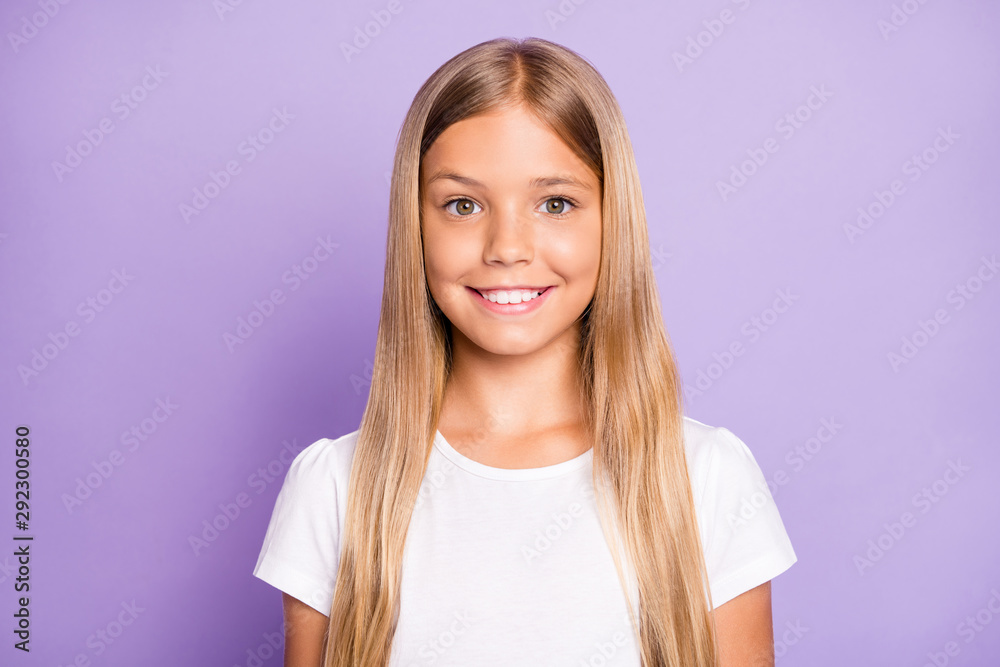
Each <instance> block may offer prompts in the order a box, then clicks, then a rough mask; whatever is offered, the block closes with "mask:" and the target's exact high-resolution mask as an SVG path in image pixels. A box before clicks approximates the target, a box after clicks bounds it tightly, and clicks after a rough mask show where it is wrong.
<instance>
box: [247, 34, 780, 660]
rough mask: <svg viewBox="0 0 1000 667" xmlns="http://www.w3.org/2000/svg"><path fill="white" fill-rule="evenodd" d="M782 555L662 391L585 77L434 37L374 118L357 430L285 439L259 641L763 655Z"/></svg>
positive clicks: (323, 653) (707, 432)
mask: <svg viewBox="0 0 1000 667" xmlns="http://www.w3.org/2000/svg"><path fill="white" fill-rule="evenodd" d="M747 508H750V511H748V510H747ZM795 561H796V556H795V553H794V551H793V549H792V545H791V543H790V541H789V539H788V536H787V534H786V533H785V530H784V526H783V524H782V522H781V518H780V516H779V514H778V511H777V509H776V507H775V505H774V503H773V500H772V498H771V496H770V494H769V492H768V489H767V485H766V483H765V482H764V478H763V475H762V473H761V470H760V468H759V467H758V465H757V463H756V461H755V459H754V458H753V455H752V454H751V453H750V451H749V450H748V449H747V447H746V445H745V444H743V442H742V441H740V440H739V439H738V438H736V436H734V435H733V434H732V433H731V432H729V431H728V430H726V429H724V428H713V427H710V426H707V425H705V424H702V423H700V422H697V421H695V420H693V419H690V418H688V417H686V416H683V415H682V409H681V382H680V380H679V378H678V373H677V368H676V365H675V362H674V359H673V354H672V352H671V348H670V345H669V342H668V338H667V336H666V333H665V331H664V326H663V320H662V315H661V311H660V302H659V297H658V294H657V289H656V283H655V280H654V277H653V271H652V269H651V266H650V252H649V244H648V237H647V230H646V220H645V212H644V208H643V201H642V193H641V190H640V187H639V177H638V173H637V169H636V165H635V161H634V158H633V154H632V148H631V144H630V140H629V137H628V133H627V130H626V126H625V121H624V118H623V116H622V112H621V110H620V109H619V107H618V104H617V102H616V101H615V99H614V97H613V95H612V94H611V91H610V90H609V88H608V86H607V84H606V82H605V81H604V79H603V78H602V77H601V76H600V74H599V73H598V72H597V71H596V70H595V69H594V68H593V67H592V66H591V65H590V64H589V63H588V62H587V61H585V60H584V59H583V58H582V57H580V56H579V55H577V54H576V53H574V52H573V51H570V50H569V49H566V48H564V47H561V46H559V45H556V44H553V43H551V42H548V41H545V40H542V39H535V38H531V39H525V40H522V41H517V40H512V39H496V40H492V41H488V42H485V43H482V44H479V45H477V46H475V47H472V48H470V49H468V50H466V51H464V52H462V53H460V54H459V55H457V56H455V57H454V58H452V59H451V60H449V61H448V62H447V63H445V64H444V65H443V66H442V67H440V68H439V69H438V70H437V71H436V72H435V73H434V74H433V75H432V76H431V77H430V79H428V80H427V81H426V82H425V83H424V85H423V86H422V87H421V89H420V90H419V92H418V93H417V95H416V97H415V99H414V101H413V104H412V106H411V107H410V109H409V112H408V114H407V116H406V120H405V122H404V124H403V127H402V130H401V132H400V135H399V139H398V145H397V150H396V156H395V164H394V168H393V175H392V185H391V201H390V207H389V232H388V244H387V253H386V267H385V287H384V292H383V300H382V312H381V320H380V323H379V329H378V339H377V345H376V353H375V362H374V372H373V374H372V385H371V393H370V395H369V398H368V404H367V407H366V409H365V412H364V416H363V417H362V420H361V425H360V428H359V430H357V431H354V432H353V433H349V434H347V435H343V436H341V437H339V438H337V439H335V440H330V439H322V440H319V441H317V442H315V443H313V444H311V445H310V446H308V447H306V448H305V449H304V450H303V451H302V452H300V453H299V454H298V455H297V456H296V458H295V461H294V462H293V463H292V465H291V466H290V468H289V470H288V473H287V475H286V478H285V480H284V484H283V486H282V488H281V491H280V493H279V495H278V498H277V500H276V504H275V508H274V512H273V514H272V517H271V522H270V524H269V526H268V528H267V533H266V536H265V538H264V545H263V548H262V550H261V552H260V557H259V559H258V561H257V565H256V567H255V569H254V574H255V575H256V576H257V577H259V578H261V579H263V580H264V581H266V582H268V583H270V584H272V585H273V586H275V587H277V588H279V589H280V590H281V591H282V592H283V594H282V598H283V606H284V613H285V619H286V620H285V640H286V641H285V665H287V666H295V667H300V666H306V665H308V666H309V667H319V666H323V667H348V666H362V667H381V666H383V665H393V666H405V665H423V664H436V665H466V666H473V667H481V666H483V665H503V666H509V665H544V666H546V667H551V666H553V665H567V666H578V665H605V664H614V665H629V666H635V667H638V666H639V665H644V666H646V667H657V666H666V665H671V666H674V667H709V666H715V665H721V666H722V667H736V666H743V665H754V666H755V667H757V666H762V665H773V660H774V658H773V649H772V647H773V644H772V621H771V597H770V583H769V582H770V579H771V578H773V577H774V576H776V575H777V574H779V573H781V572H783V571H785V570H786V569H787V568H788V567H790V566H791V565H792V564H793V563H794V562H795Z"/></svg>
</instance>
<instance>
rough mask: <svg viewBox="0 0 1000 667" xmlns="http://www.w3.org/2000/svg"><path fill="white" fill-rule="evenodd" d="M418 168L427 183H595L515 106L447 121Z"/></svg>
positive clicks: (534, 120) (561, 144) (560, 142)
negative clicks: (458, 180)
mask: <svg viewBox="0 0 1000 667" xmlns="http://www.w3.org/2000/svg"><path fill="white" fill-rule="evenodd" d="M420 167H421V168H420V174H421V179H422V181H423V182H425V183H428V184H432V183H435V182H442V180H443V179H441V178H435V177H440V176H441V175H442V174H453V175H461V176H467V177H469V178H470V179H473V180H476V181H478V182H479V184H487V183H496V184H498V185H503V184H510V185H523V184H527V183H529V182H531V181H536V183H535V185H538V184H539V183H538V182H537V181H539V179H544V178H562V179H565V180H569V181H573V180H575V181H577V182H579V183H580V184H582V185H583V186H584V187H595V186H596V184H597V179H596V177H595V176H594V175H593V173H592V172H591V171H590V169H588V168H587V166H586V165H585V164H584V163H583V161H582V160H580V158H579V157H578V156H577V155H576V153H574V152H573V150H572V149H571V148H570V147H569V146H568V145H567V144H566V143H565V142H564V141H563V140H562V139H561V138H560V137H559V135H557V134H556V133H555V132H553V131H552V130H551V129H550V128H549V127H548V126H547V125H545V124H544V123H542V122H541V121H540V120H538V118H537V117H536V116H534V115H533V114H532V113H530V112H529V111H527V110H525V109H523V108H521V107H515V108H512V109H504V110H500V111H491V112H489V113H484V114H479V115H476V116H472V117H470V118H466V119H463V120H461V121H458V122H457V123H453V124H452V125H450V126H449V127H447V128H446V129H445V130H444V132H442V133H441V135H440V136H439V137H438V138H437V139H436V140H435V141H434V143H433V144H431V146H430V148H429V149H428V150H427V153H426V154H425V155H424V158H423V160H422V161H421V165H420ZM447 180H450V181H453V180H455V179H447ZM466 184H469V185H471V184H470V183H466Z"/></svg>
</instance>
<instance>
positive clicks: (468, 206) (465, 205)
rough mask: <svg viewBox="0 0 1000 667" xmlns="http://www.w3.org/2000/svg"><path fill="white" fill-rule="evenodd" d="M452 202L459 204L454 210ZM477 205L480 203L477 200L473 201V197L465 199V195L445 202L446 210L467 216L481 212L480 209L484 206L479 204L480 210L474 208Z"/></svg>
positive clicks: (455, 214)
mask: <svg viewBox="0 0 1000 667" xmlns="http://www.w3.org/2000/svg"><path fill="white" fill-rule="evenodd" d="M452 204H458V206H457V210H456V211H452V210H451V205H452ZM476 206H479V204H477V203H476V202H474V201H472V200H471V199H465V198H464V197H457V198H455V199H449V200H448V201H447V202H445V204H444V210H446V211H448V212H449V213H451V214H452V215H454V216H458V217H465V216H469V215H472V214H473V213H479V211H482V210H483V208H482V207H481V206H479V210H478V211H477V210H473V209H474V207H476Z"/></svg>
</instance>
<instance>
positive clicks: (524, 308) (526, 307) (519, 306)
mask: <svg viewBox="0 0 1000 667" xmlns="http://www.w3.org/2000/svg"><path fill="white" fill-rule="evenodd" d="M465 289H467V290H469V291H470V292H472V296H473V297H474V298H475V299H476V300H477V301H479V303H481V304H482V305H483V306H484V307H485V308H486V309H487V310H490V311H493V312H494V313H499V314H501V315H524V314H525V313H530V312H532V311H535V310H538V309H539V308H541V306H542V302H543V301H545V300H546V299H547V298H548V297H549V294H550V293H551V292H552V290H553V289H555V288H554V287H546V288H545V290H544V291H543V292H542V293H541V294H539V295H538V296H536V297H535V298H534V299H532V300H531V301H522V302H521V303H495V302H493V301H490V300H489V299H487V298H486V297H484V296H483V295H482V294H480V293H479V292H477V291H476V290H474V289H472V288H471V287H466V288H465Z"/></svg>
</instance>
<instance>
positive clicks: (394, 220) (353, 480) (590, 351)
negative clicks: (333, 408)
mask: <svg viewBox="0 0 1000 667" xmlns="http://www.w3.org/2000/svg"><path fill="white" fill-rule="evenodd" d="M516 103H523V104H525V105H527V108H529V109H531V110H532V111H533V112H534V113H535V114H537V116H538V118H539V119H540V120H542V121H543V122H544V123H546V125H547V126H549V127H550V128H551V129H552V130H553V131H554V132H555V133H556V134H557V135H558V136H559V137H561V138H562V140H563V141H565V142H566V144H567V145H568V146H569V147H570V148H571V149H572V150H573V151H574V152H575V153H576V154H577V155H578V156H579V157H580V158H581V159H582V160H583V161H584V163H586V164H587V165H588V166H589V167H590V168H591V169H592V170H593V171H594V173H595V174H596V175H597V177H598V179H599V181H600V182H601V186H602V191H603V204H602V214H603V234H602V248H601V253H602V254H601V264H600V270H599V276H598V280H597V289H596V293H595V294H594V298H593V300H592V301H591V303H590V304H589V306H588V308H587V310H586V311H585V312H584V314H583V315H582V316H581V317H582V320H581V340H580V348H579V349H580V364H581V368H582V369H583V376H584V385H585V386H584V392H585V397H586V401H587V403H586V404H587V405H588V406H589V411H588V414H587V427H588V430H589V433H590V434H591V436H592V438H593V469H594V482H595V484H594V487H595V493H596V496H597V499H598V503H599V512H600V518H601V524H602V526H603V527H604V533H605V536H606V537H607V538H608V541H609V544H611V545H618V547H617V548H612V554H613V556H614V560H615V566H616V568H617V571H618V576H619V580H620V582H621V584H622V586H623V590H625V594H626V596H627V598H628V599H629V601H630V603H631V601H632V598H631V595H630V592H629V591H630V586H629V585H628V581H629V580H628V577H626V575H625V573H624V571H623V564H622V562H621V558H620V554H619V549H620V548H624V552H625V553H624V556H625V558H626V559H627V563H626V566H628V567H632V568H633V571H634V574H635V578H636V579H637V582H638V592H639V618H638V619H636V618H635V617H634V615H633V619H632V621H633V624H636V623H637V631H638V636H639V639H640V642H641V652H642V664H643V666H644V667H661V666H663V667H665V666H667V665H670V666H675V667H714V666H715V665H716V655H717V651H718V649H717V645H716V640H715V632H714V627H713V616H712V613H711V596H710V590H709V586H708V577H707V574H706V570H705V564H704V557H703V554H702V548H701V542H700V536H699V532H698V525H697V521H696V515H695V509H694V500H693V497H692V493H691V485H690V480H689V478H688V470H687V464H686V459H685V452H684V440H683V423H682V416H681V415H682V408H681V383H680V378H679V375H678V372H677V367H676V363H675V361H674V357H673V352H672V350H671V347H670V343H669V340H668V338H667V334H666V331H665V330H664V326H663V318H662V313H661V310H660V301H659V296H658V292H657V288H656V282H655V279H654V276H653V270H652V267H651V265H650V251H649V239H648V233H647V229H646V217H645V208H644V205H643V200H642V192H641V189H640V185H639V177H638V170H637V168H636V164H635V158H634V156H633V153H632V146H631V142H630V140H629V136H628V131H627V128H626V125H625V120H624V117H623V115H622V112H621V109H620V108H619V107H618V103H617V101H616V100H615V98H614V96H613V95H612V93H611V90H610V89H609V87H608V85H607V83H606V82H605V81H604V79H603V78H602V77H601V75H600V74H599V73H598V72H597V70H596V69H594V67H593V66H591V65H590V64H589V63H588V62H587V61H586V60H585V59H583V58H582V57H581V56H579V55H578V54H576V53H575V52H573V51H571V50H569V49H567V48H565V47H563V46H560V45H558V44H554V43H552V42H549V41H546V40H543V39H538V38H528V39H524V40H514V39H509V38H502V39H494V40H491V41H488V42H484V43H482V44H478V45H476V46H474V47H471V48H469V49H467V50H465V51H463V52H462V53H460V54H458V55H457V56H455V57H453V58H452V59H451V60H449V61H448V62H446V63H445V64H444V65H442V66H441V67H440V68H439V69H438V70H437V71H436V72H434V74H433V75H432V76H431V77H430V78H429V79H428V80H427V81H426V82H425V83H424V84H423V86H421V88H420V90H419V91H418V92H417V95H416V97H415V98H414V100H413V104H412V105H411V106H410V109H409V111H408V113H407V115H406V119H405V121H404V123H403V125H402V128H401V129H400V133H399V137H398V142H397V147H396V155H395V163H394V165H393V172H392V183H391V192H390V202H389V230H388V241H387V245H386V263H385V285H384V291H383V294H382V310H381V318H380V321H379V328H378V338H377V343H376V350H375V361H374V370H373V372H372V383H371V392H370V394H369V397H368V404H367V407H366V409H365V412H364V416H363V417H362V420H361V426H360V429H359V433H358V438H357V443H356V445H355V452H354V460H353V465H352V468H351V475H350V483H349V494H348V495H349V499H348V503H347V510H346V512H347V516H346V525H345V527H344V531H343V534H342V536H341V557H340V566H339V569H338V571H337V579H336V588H335V591H334V599H333V604H332V607H331V611H330V627H329V632H328V635H327V639H326V645H325V658H324V666H325V667H356V666H363V667H381V666H384V665H387V664H388V661H389V655H390V651H391V648H392V641H393V636H394V633H395V629H396V619H397V613H398V604H399V592H400V579H401V568H402V560H403V546H404V542H405V539H406V533H407V528H408V526H409V522H410V517H411V515H412V512H413V508H414V504H415V502H416V500H417V495H418V491H419V487H420V484H421V482H422V480H423V476H424V472H425V469H426V466H427V462H428V458H429V456H430V452H431V447H432V445H433V439H434V435H435V433H436V430H437V423H438V417H439V414H440V410H441V405H442V399H443V395H444V389H445V383H446V382H447V379H448V373H449V370H450V367H451V338H450V336H451V334H450V331H449V327H448V322H447V320H446V318H445V317H444V315H443V314H442V312H441V310H440V309H439V308H438V307H437V305H436V304H435V303H434V301H433V299H432V297H431V294H430V292H429V290H428V287H427V280H426V275H425V273H424V265H423V248H422V240H421V229H420V182H419V173H420V163H421V160H422V158H423V155H424V153H425V152H426V151H427V149H428V148H429V147H430V145H431V144H432V143H433V142H434V140H435V139H436V138H437V137H438V136H439V135H440V134H441V133H442V132H443V131H444V130H445V129H446V128H447V127H448V126H450V125H451V124H453V123H455V122H458V121H460V120H463V119H465V118H469V117H471V116H475V115H477V114H480V113H484V112H488V111H492V110H496V109H501V108H504V107H507V106H509V105H512V104H516ZM631 607H632V605H631V604H630V609H631ZM633 627H634V628H635V627H636V625H633Z"/></svg>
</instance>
